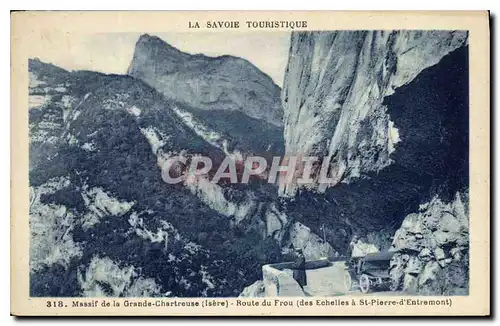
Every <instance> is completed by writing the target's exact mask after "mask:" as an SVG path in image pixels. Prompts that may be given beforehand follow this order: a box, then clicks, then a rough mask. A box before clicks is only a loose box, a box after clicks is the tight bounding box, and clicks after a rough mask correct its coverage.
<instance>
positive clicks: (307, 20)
mask: <svg viewBox="0 0 500 326" xmlns="http://www.w3.org/2000/svg"><path fill="white" fill-rule="evenodd" d="M11 21H12V45H11V46H12V62H11V65H12V68H11V69H12V86H11V87H12V107H11V112H12V113H11V115H12V147H11V153H12V164H11V166H12V172H11V180H12V181H11V189H12V197H11V202H12V215H11V234H12V237H11V238H12V243H11V275H12V278H11V288H12V297H11V313H12V314H14V315H16V316H25V315H59V316H63V315H94V316H97V315H136V316H139V315H160V316H174V315H182V316H193V315H205V316H224V315H242V316H244V315H258V316H291V315H296V316H327V315H331V316H339V315H350V316H361V315H379V316H381V315H478V316H487V315H489V314H490V252H489V250H490V238H489V235H490V193H489V192H490V167H489V162H490V143H489V139H490V130H489V126H490V120H489V119H490V97H489V87H490V84H489V78H490V77H489V71H490V70H489V69H490V68H489V62H490V61H489V60H490V58H489V55H490V50H489V46H490V45H489V16H488V12H327V11H324V12H319V11H315V12H284V11H283V12H264V11H262V12H227V11H226V12H217V11H213V12H119V11H116V12H14V13H12V16H11Z"/></svg>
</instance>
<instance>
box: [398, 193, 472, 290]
mask: <svg viewBox="0 0 500 326" xmlns="http://www.w3.org/2000/svg"><path fill="white" fill-rule="evenodd" d="M464 202H465V203H467V202H468V198H466V196H464V195H463V194H460V193H457V194H456V196H455V198H454V200H453V201H451V202H449V203H444V202H443V201H442V200H441V199H439V198H438V197H434V198H433V199H432V200H431V201H430V202H428V203H425V204H424V205H422V206H421V207H420V208H419V210H418V211H417V212H416V213H413V214H410V215H408V216H406V218H405V219H404V221H403V223H402V225H401V227H400V228H399V229H398V230H397V231H396V233H395V235H394V241H393V243H392V248H391V250H394V251H397V253H396V254H395V256H394V257H393V260H392V264H391V265H392V269H391V276H392V278H393V280H394V282H395V283H396V284H399V287H400V288H402V289H403V290H404V291H407V292H413V293H423V294H431V295H440V294H445V295H467V294H468V291H469V212H468V209H467V206H466V205H465V204H464Z"/></svg>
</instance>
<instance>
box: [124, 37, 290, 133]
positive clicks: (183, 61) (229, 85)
mask: <svg viewBox="0 0 500 326" xmlns="http://www.w3.org/2000/svg"><path fill="white" fill-rule="evenodd" d="M128 74H129V75H130V76H132V77H135V78H138V79H141V80H142V81H144V82H145V83H146V84H148V85H150V86H152V87H154V88H156V89H157V90H158V91H159V92H161V93H163V95H165V96H166V97H167V98H170V99H173V100H175V101H178V102H183V103H187V104H188V105H190V106H192V107H194V108H197V109H202V110H230V111H240V112H242V113H244V114H246V115H248V116H250V117H252V118H255V119H260V120H264V121H267V122H270V123H273V124H275V125H282V121H281V119H282V115H283V112H282V109H281V100H280V92H281V90H280V88H279V86H277V85H276V84H275V83H274V82H273V81H272V79H271V78H270V77H269V76H268V75H266V74H265V73H264V72H262V71H261V70H259V69H258V68H257V67H256V66H254V65H253V64H251V63H250V62H249V61H247V60H245V59H242V58H238V57H234V56H230V55H224V56H219V57H208V56H205V55H203V54H194V55H193V54H189V53H185V52H182V51H180V50H179V49H177V48H175V47H173V46H172V45H170V44H168V43H167V42H165V41H164V40H162V39H161V38H159V37H157V36H151V35H149V34H143V35H141V36H140V37H139V39H138V41H137V43H136V47H135V51H134V56H133V59H132V62H131V64H130V67H129V70H128Z"/></svg>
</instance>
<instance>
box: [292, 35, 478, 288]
mask: <svg viewBox="0 0 500 326" xmlns="http://www.w3.org/2000/svg"><path fill="white" fill-rule="evenodd" d="M468 93H469V90H468V48H467V33H466V32H460V31H392V32H389V31H387V32H386V31H339V32H297V33H292V39H291V47H290V55H289V61H288V67H287V72H286V74H285V83H284V87H283V92H282V100H283V106H284V124H285V126H284V127H285V149H286V153H287V154H288V155H300V156H319V157H320V158H323V157H324V158H326V159H327V160H328V161H329V164H330V165H329V172H330V174H329V176H330V177H332V178H333V179H334V180H333V182H331V184H329V185H328V186H322V187H318V188H316V189H311V187H308V188H300V189H299V188H297V186H293V185H292V186H291V187H288V189H286V190H285V193H284V194H285V195H288V196H292V200H291V201H290V203H289V206H288V210H289V212H290V214H292V213H291V212H293V215H294V216H295V217H296V219H297V220H298V221H300V222H301V223H303V224H305V225H307V226H308V227H309V228H310V229H311V231H312V232H315V233H317V234H321V233H323V234H325V236H326V238H327V241H328V242H329V243H330V244H331V245H332V246H333V248H334V249H335V250H336V251H337V252H340V253H346V251H347V250H346V248H347V247H348V242H349V239H351V238H352V237H353V235H357V236H358V237H361V238H362V240H363V242H364V243H373V244H375V245H376V246H377V247H378V249H379V250H384V249H388V248H389V247H391V246H392V250H396V251H398V254H397V255H396V256H395V258H394V261H393V270H392V273H393V277H394V281H395V282H397V283H399V284H400V285H401V287H402V288H404V290H405V291H410V292H420V293H433V294H442V293H448V294H458V293H464V291H465V292H466V291H467V288H468V209H467V207H468V199H467V198H468V195H467V194H468V189H469V174H468V157H469V153H468V141H469V138H468V117H469V107H468ZM391 235H394V236H393V237H392V236H391ZM391 238H393V239H391ZM391 243H392V244H391ZM442 284H446V285H443V286H441V285H442Z"/></svg>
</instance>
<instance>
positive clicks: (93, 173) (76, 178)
mask: <svg viewBox="0 0 500 326" xmlns="http://www.w3.org/2000/svg"><path fill="white" fill-rule="evenodd" d="M29 71H30V77H31V80H30V100H31V101H30V141H31V146H30V150H31V153H30V165H31V171H30V194H31V196H30V197H31V198H30V200H31V204H30V229H31V242H30V267H31V286H30V291H31V295H33V296H80V295H106V296H233V295H238V294H239V293H240V292H241V290H242V289H243V287H244V286H247V285H249V284H251V283H252V282H253V281H255V280H256V279H258V278H259V277H260V268H259V266H260V264H262V263H265V262H271V261H279V259H280V258H279V257H280V248H279V246H278V244H277V242H276V241H275V239H274V238H272V237H268V236H267V235H266V220H265V218H264V217H261V215H260V214H258V213H256V212H254V213H253V214H251V213H252V212H253V211H252V209H253V210H255V209H257V207H260V206H264V207H271V206H272V205H271V202H272V198H268V194H269V193H270V191H269V190H266V189H265V187H264V188H261V189H263V190H262V191H258V189H257V190H256V191H254V192H252V193H250V194H247V193H244V192H241V191H238V189H233V188H230V187H212V188H209V189H208V190H209V191H207V189H206V184H205V183H203V182H202V181H198V182H195V183H191V184H178V185H169V184H166V183H165V182H163V180H162V177H161V169H160V168H161V166H162V164H163V163H164V161H165V159H166V158H168V157H169V156H172V155H183V156H185V157H186V158H188V160H190V159H191V158H192V157H193V156H195V155H204V156H209V157H211V158H212V160H213V161H214V166H217V165H218V163H220V162H221V161H222V159H223V158H224V157H225V155H226V153H224V151H223V150H222V149H220V148H219V147H217V146H214V145H213V144H211V143H209V142H207V141H206V140H205V139H203V138H202V137H201V136H199V135H198V134H197V133H196V132H195V131H193V129H192V128H190V127H189V126H187V125H185V124H184V122H183V120H182V119H181V118H179V116H178V114H176V113H175V112H174V111H175V109H176V108H178V109H183V108H182V106H180V104H179V103H175V102H173V101H169V100H166V99H165V97H164V96H163V95H161V94H159V93H158V92H157V91H155V90H154V89H152V88H151V87H149V86H147V85H146V84H144V83H143V82H141V81H139V80H137V79H134V78H132V77H129V76H117V75H103V74H99V73H94V72H88V71H77V72H67V71H64V70H62V69H59V68H57V67H54V66H52V65H48V64H44V63H42V62H40V61H38V60H30V63H29ZM46 148H49V149H50V150H48V149H46ZM274 193H275V191H274ZM256 196H258V198H259V203H260V206H259V205H256V204H255V203H253V202H251V201H248V200H249V199H252V198H254V197H256ZM266 203H267V204H266ZM261 209H262V210H263V211H262V212H263V213H262V214H264V213H265V212H266V211H267V209H263V208H261ZM248 212H249V214H247V213H248ZM247 217H249V218H247ZM261 218H264V220H262V219H261ZM102 271H105V272H104V273H103V272H102Z"/></svg>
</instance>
